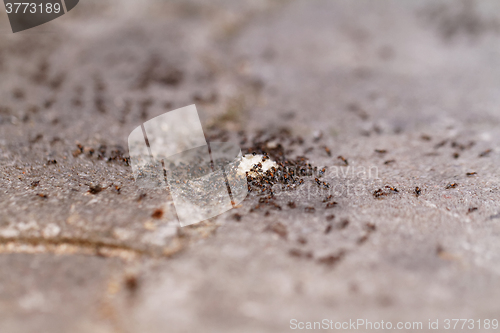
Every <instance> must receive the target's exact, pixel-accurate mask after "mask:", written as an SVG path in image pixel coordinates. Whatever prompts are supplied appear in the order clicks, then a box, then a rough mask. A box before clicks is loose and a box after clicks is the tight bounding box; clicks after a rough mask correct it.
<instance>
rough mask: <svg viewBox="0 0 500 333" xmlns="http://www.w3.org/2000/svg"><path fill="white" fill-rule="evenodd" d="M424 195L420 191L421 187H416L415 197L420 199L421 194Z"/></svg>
mask: <svg viewBox="0 0 500 333" xmlns="http://www.w3.org/2000/svg"><path fill="white" fill-rule="evenodd" d="M421 193H422V191H421V190H420V187H418V186H417V187H415V195H416V196H417V197H418V196H419V195H420V194H421Z"/></svg>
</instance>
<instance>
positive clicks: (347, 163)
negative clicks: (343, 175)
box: [337, 155, 349, 165]
mask: <svg viewBox="0 0 500 333" xmlns="http://www.w3.org/2000/svg"><path fill="white" fill-rule="evenodd" d="M337 158H338V159H339V160H342V162H344V163H345V165H349V162H348V161H347V159H346V158H345V157H343V156H341V155H339V156H338V157H337Z"/></svg>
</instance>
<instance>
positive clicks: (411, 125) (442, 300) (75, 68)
mask: <svg viewBox="0 0 500 333" xmlns="http://www.w3.org/2000/svg"><path fill="white" fill-rule="evenodd" d="M6 19H7V18H6V15H5V13H4V12H2V13H1V14H0V31H1V34H0V170H1V177H0V188H1V191H0V267H1V269H0V331H1V332H8V333H17V332H23V333H24V332H35V331H36V332H51V333H55V332H93V333H94V332H148V333H154V332H286V331H290V320H291V319H297V320H298V321H319V320H322V319H325V318H326V319H329V320H333V321H346V320H347V321H348V320H349V319H351V320H356V319H358V318H364V319H368V320H372V321H381V320H384V321H391V322H394V323H396V322H398V321H412V322H413V321H421V322H423V323H424V329H423V330H420V331H426V330H427V326H426V325H427V323H428V320H429V319H431V320H436V319H439V320H440V322H441V324H442V323H443V320H444V319H446V318H450V319H452V318H467V319H474V320H477V319H488V318H489V319H499V318H497V317H495V316H498V313H499V311H500V303H499V302H498V299H499V297H500V294H499V288H498V286H499V282H500V279H499V274H500V243H499V237H500V227H499V221H500V205H499V204H498V200H499V199H500V192H499V187H498V183H499V181H500V177H499V175H500V174H499V172H498V168H497V166H498V165H499V163H500V156H499V152H500V148H499V147H500V146H499V144H500V135H499V129H498V128H499V127H498V126H499V123H500V113H499V111H498V106H499V105H500V103H499V102H500V97H499V96H500V95H499V94H498V87H499V86H500V57H499V53H500V43H499V33H500V5H499V4H498V3H497V2H496V1H463V2H458V1H409V0H405V1H396V0H394V1H389V0H379V1H356V2H354V1H327V0H324V1H321V0H313V1H298V0H297V1H286V0H275V1H271V0H268V1H264V0H258V1H255V0H254V1H222V0H220V1H211V2H210V3H206V2H204V1H141V2H137V1H92V0H87V1H81V3H80V4H79V5H78V6H77V7H76V8H75V9H74V10H72V11H71V12H70V13H69V14H67V15H65V16H63V17H61V18H59V19H57V20H55V21H53V22H51V23H48V24H46V25H44V26H41V27H40V28H35V29H33V30H29V31H26V32H22V33H17V34H12V33H10V32H9V28H8V26H7V21H6ZM193 103H196V105H197V107H198V110H199V112H200V117H201V118H202V121H203V125H204V126H205V128H206V134H207V136H208V138H209V139H211V138H214V139H221V138H227V139H233V140H238V142H240V145H241V147H242V148H243V150H244V151H245V152H252V150H255V147H254V146H255V144H256V143H258V146H259V147H260V148H262V147H264V148H265V147H266V145H267V146H268V147H269V149H271V150H272V147H275V146H276V145H281V147H282V151H283V152H284V153H285V155H286V158H287V159H290V160H295V159H296V158H297V157H298V156H305V157H306V158H307V162H308V163H310V164H311V165H312V166H316V167H318V169H322V168H323V167H326V169H325V170H326V171H325V175H324V176H323V177H321V179H320V182H325V183H327V184H328V185H329V187H326V186H319V185H318V184H317V183H316V181H315V179H314V178H315V177H314V176H312V177H303V179H304V183H303V184H302V185H300V186H298V187H297V188H295V189H293V190H288V191H280V190H276V192H275V198H274V199H272V200H271V202H268V203H265V202H264V203H260V204H259V200H260V199H261V198H262V197H263V195H259V194H258V193H257V192H255V191H254V192H251V193H250V194H249V196H248V197H247V199H246V200H245V201H244V202H243V204H242V205H241V206H239V207H238V208H236V209H233V210H231V211H229V212H227V213H224V214H222V215H220V216H218V217H216V218H213V219H210V220H208V221H205V222H202V223H200V224H196V225H193V226H189V227H185V228H179V227H178V223H177V218H176V213H175V209H174V207H173V204H172V200H171V197H170V194H169V192H168V189H165V190H155V191H151V190H144V189H140V188H138V187H137V186H136V185H135V184H134V181H133V176H132V172H131V168H130V166H129V165H128V163H127V156H128V151H127V146H126V145H127V136H128V134H129V133H130V131H132V130H133V129H134V128H135V127H136V126H138V125H139V124H140V123H143V122H144V121H146V120H148V119H151V118H153V117H154V116H156V115H160V114H162V113H164V112H166V111H169V110H173V109H175V108H178V107H182V106H185V105H189V104H193ZM264 150H265V149H264ZM338 156H342V157H343V158H345V159H346V160H347V164H346V163H345V162H344V161H342V159H340V158H338ZM391 187H392V189H391ZM417 187H418V188H419V189H420V191H417V190H416V188H417ZM379 189H380V190H381V191H380V192H376V191H377V190H379ZM396 190H397V191H396ZM329 195H332V197H331V198H330V199H328V196H329ZM263 200H264V199H263ZM332 200H334V201H335V202H336V203H337V204H336V205H333V204H332V205H330V206H328V203H329V202H332ZM261 201H262V200H261ZM264 201H265V200H264ZM441 328H442V326H441ZM410 331H411V330H410ZM469 331H480V330H478V329H473V330H469Z"/></svg>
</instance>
